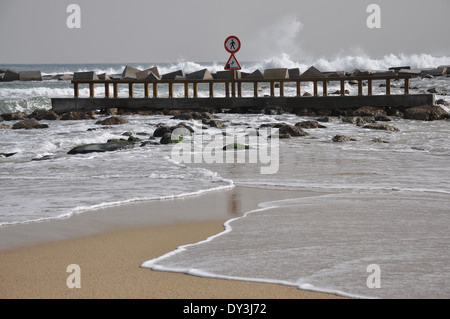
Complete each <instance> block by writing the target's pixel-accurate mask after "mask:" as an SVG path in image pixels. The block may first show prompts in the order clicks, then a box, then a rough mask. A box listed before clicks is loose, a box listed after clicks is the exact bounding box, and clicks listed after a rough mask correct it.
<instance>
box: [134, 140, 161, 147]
mask: <svg viewBox="0 0 450 319" xmlns="http://www.w3.org/2000/svg"><path fill="white" fill-rule="evenodd" d="M159 144H160V143H158V142H155V141H144V142H142V143H141V145H139V147H144V146H147V145H159Z"/></svg>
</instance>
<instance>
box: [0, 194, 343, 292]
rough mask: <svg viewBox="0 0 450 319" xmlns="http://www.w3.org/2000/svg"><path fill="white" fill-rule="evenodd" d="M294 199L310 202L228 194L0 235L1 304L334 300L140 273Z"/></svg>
mask: <svg viewBox="0 0 450 319" xmlns="http://www.w3.org/2000/svg"><path fill="white" fill-rule="evenodd" d="M293 195H295V196H310V195H311V194H308V193H303V194H299V193H298V192H297V193H295V194H293V193H292V192H285V191H284V192H283V191H278V192H277V191H268V190H262V189H254V188H245V187H235V188H233V189H231V190H226V191H217V192H212V193H208V194H204V195H200V196H194V197H189V198H184V199H175V200H168V201H153V202H146V203H138V204H130V205H121V206H117V207H111V208H107V209H102V210H98V211H93V212H86V213H83V214H80V215H78V216H74V217H72V218H68V219H64V220H59V221H46V222H40V223H30V224H25V225H16V226H14V225H12V226H6V227H3V228H0V241H1V242H2V243H3V247H0V249H2V251H0V298H3V299H5V298H102V299H103V298H136V299H137V298H157V299H173V298H177V299H199V298H202V299H216V298H221V299H241V298H246V299H247V298H250V299H279V298H281V299H292V298H295V299H305V298H314V299H322V298H324V299H331V298H340V297H339V296H335V295H332V294H325V293H315V292H309V291H302V290H299V289H297V288H295V287H288V286H283V285H276V284H266V283H255V282H246V281H235V280H222V279H211V278H201V277H195V276H190V275H185V274H179V273H170V272H159V271H153V270H150V269H146V268H141V267H140V265H141V264H142V263H143V262H144V261H146V260H149V259H152V258H156V257H159V256H161V255H163V254H165V253H167V252H170V251H172V250H174V249H176V248H177V247H178V246H181V245H185V244H189V243H195V242H197V241H200V240H204V239H206V238H207V237H209V236H212V235H215V234H217V233H219V232H221V231H222V230H223V229H224V228H223V223H224V222H225V221H226V220H227V219H229V218H233V217H236V216H239V215H242V214H243V213H244V212H246V211H248V210H250V209H253V208H256V205H257V203H259V202H262V201H267V200H273V199H282V198H292V197H293ZM213 207H215V209H212V208H213ZM180 212H183V214H180ZM123 216H127V218H125V219H124V218H123ZM88 226H89V227H88ZM94 226H95V227H94ZM11 238H12V239H14V240H13V241H14V242H12V240H11ZM20 238H22V239H23V238H25V239H23V240H20ZM7 239H8V240H7ZM5 242H7V243H8V244H7V245H6V244H5ZM70 264H77V265H79V266H80V283H81V288H72V289H69V288H68V287H67V283H66V282H67V278H68V277H69V275H70V274H71V273H69V272H67V266H68V265H70Z"/></svg>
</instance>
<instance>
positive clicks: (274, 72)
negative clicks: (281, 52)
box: [264, 68, 289, 79]
mask: <svg viewBox="0 0 450 319" xmlns="http://www.w3.org/2000/svg"><path fill="white" fill-rule="evenodd" d="M264 78H266V79H289V71H288V69H287V68H276V69H267V70H264Z"/></svg>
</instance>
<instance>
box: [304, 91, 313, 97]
mask: <svg viewBox="0 0 450 319" xmlns="http://www.w3.org/2000/svg"><path fill="white" fill-rule="evenodd" d="M303 96H312V94H311V93H309V92H305V93H303Z"/></svg>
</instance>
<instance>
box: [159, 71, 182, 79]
mask: <svg viewBox="0 0 450 319" xmlns="http://www.w3.org/2000/svg"><path fill="white" fill-rule="evenodd" d="M176 76H181V77H184V76H185V74H184V72H183V71H182V70H178V71H174V72H170V73H166V74H163V76H162V77H161V79H163V80H175V77H176Z"/></svg>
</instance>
